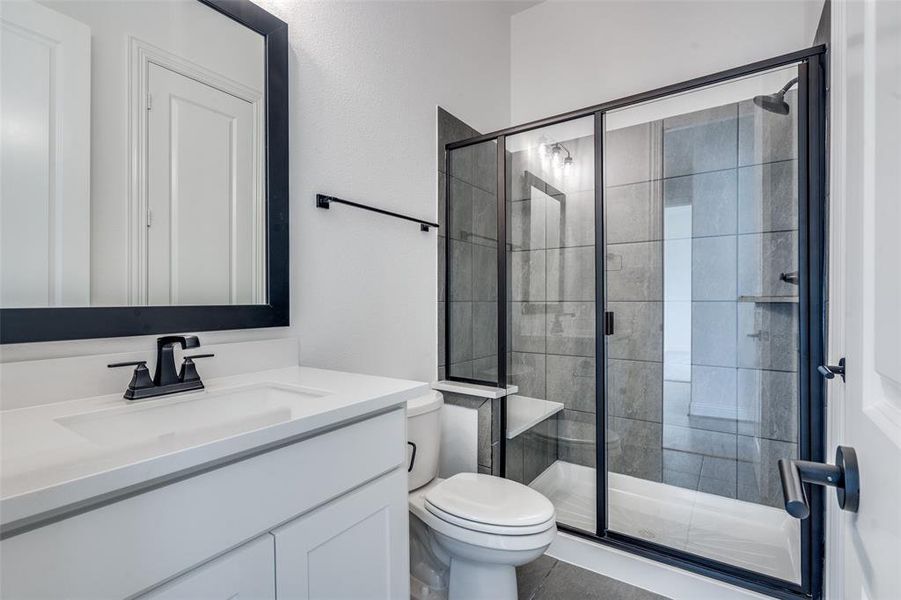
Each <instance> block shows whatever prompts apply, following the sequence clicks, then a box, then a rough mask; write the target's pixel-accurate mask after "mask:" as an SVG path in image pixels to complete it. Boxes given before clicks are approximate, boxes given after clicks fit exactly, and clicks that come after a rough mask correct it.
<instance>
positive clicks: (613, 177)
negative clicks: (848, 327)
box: [442, 48, 825, 597]
mask: <svg viewBox="0 0 901 600" xmlns="http://www.w3.org/2000/svg"><path fill="white" fill-rule="evenodd" d="M821 51H822V49H820V48H814V49H810V50H807V51H803V52H800V53H796V54H794V55H791V56H786V57H780V58H777V59H773V60H771V61H766V62H764V63H757V64H754V65H749V66H747V67H745V68H742V69H736V70H733V71H730V72H728V73H723V74H718V75H713V76H710V77H707V78H703V79H699V80H694V81H692V82H687V83H686V84H682V85H678V86H671V87H670V88H667V89H665V90H661V91H652V92H648V93H646V94H640V95H638V96H636V97H632V98H627V99H624V100H620V101H614V102H609V103H606V104H602V105H599V106H596V107H591V108H588V109H585V110H583V111H576V112H574V113H571V114H569V115H563V116H561V117H558V118H550V119H545V120H543V121H541V122H537V123H534V124H527V125H523V126H519V127H513V128H511V129H509V130H506V131H503V132H499V133H497V134H490V135H486V136H479V137H476V138H473V139H470V140H464V141H461V142H455V143H452V144H448V146H447V148H446V161H447V162H446V169H447V174H448V177H447V189H446V193H447V209H446V218H447V228H448V237H447V242H446V243H447V248H446V253H447V254H446V256H447V267H446V268H447V300H448V301H447V303H446V305H445V306H444V307H443V308H444V310H445V314H444V315H442V316H443V317H445V326H446V348H445V355H446V364H447V367H446V368H447V378H448V379H456V380H462V381H468V382H472V383H482V384H486V385H494V386H501V387H503V386H506V385H508V384H513V385H516V386H517V387H518V392H517V393H516V394H514V395H511V396H508V397H507V398H506V399H505V400H504V401H503V402H502V403H501V405H502V406H501V408H502V415H501V416H500V422H501V424H502V425H501V429H502V435H501V438H502V439H501V441H500V443H499V444H498V445H497V451H496V454H497V456H496V457H495V460H497V461H500V465H501V468H500V469H497V470H500V471H501V472H502V473H503V475H504V476H505V477H507V478H510V479H513V480H516V481H519V482H521V483H523V484H526V485H529V486H531V487H533V488H534V489H537V490H539V491H541V492H542V493H543V494H545V495H546V496H547V497H548V498H550V499H551V501H552V502H553V503H554V505H555V507H556V510H557V518H558V525H559V527H560V529H561V530H563V531H567V532H570V533H573V534H576V535H581V536H585V537H589V538H591V539H594V540H597V541H598V542H601V543H610V544H614V545H616V546H617V547H620V548H624V549H627V550H633V551H636V552H640V553H642V554H644V555H646V556H650V557H652V558H657V559H659V560H662V561H665V562H668V563H671V564H677V565H679V566H682V567H685V568H689V569H694V570H697V571H699V572H703V573H705V574H708V575H713V576H716V577H720V578H722V579H726V580H728V581H730V582H733V583H736V584H738V585H743V586H746V587H749V588H752V589H758V590H762V591H768V592H773V591H774V590H778V591H780V593H784V594H788V595H789V596H791V595H798V596H799V597H800V596H805V595H816V594H817V593H819V592H818V590H819V588H818V586H819V583H818V582H819V579H820V573H819V571H818V568H819V567H818V566H817V565H818V563H819V562H820V561H819V559H818V553H819V552H820V548H819V544H818V543H816V540H817V539H818V536H821V535H822V532H821V523H822V507H821V506H820V501H819V499H817V500H816V503H817V505H818V507H817V512H816V514H815V515H814V516H812V517H811V519H808V520H805V521H799V520H797V519H794V518H792V517H791V516H789V515H788V514H787V513H786V512H785V510H784V509H783V507H782V490H781V487H780V482H779V475H778V471H777V461H778V460H779V459H780V458H801V459H808V460H819V459H821V458H822V447H823V425H822V410H823V392H822V381H821V380H820V379H819V377H818V376H817V375H816V365H817V364H819V359H820V356H821V353H822V344H823V340H822V338H821V326H820V324H819V319H820V316H819V315H820V307H821V303H822V297H821V294H822V290H821V288H820V284H819V280H820V272H821V271H820V269H821V268H822V261H823V250H822V234H821V232H822V218H823V217H822V205H823V193H822V179H823V170H822V169H823V159H822V156H823V155H822V152H823V148H824V147H825V141H824V139H823V133H822V131H823V129H822V120H823V101H822V98H823V94H824V91H823V87H822V78H821V61H820V56H821ZM467 177H468V178H469V180H468V181H470V182H471V184H470V185H461V181H467V180H466V178H467ZM812 283H813V285H811V284H812ZM499 341H500V343H498V342H499ZM497 470H496V471H495V472H497Z"/></svg>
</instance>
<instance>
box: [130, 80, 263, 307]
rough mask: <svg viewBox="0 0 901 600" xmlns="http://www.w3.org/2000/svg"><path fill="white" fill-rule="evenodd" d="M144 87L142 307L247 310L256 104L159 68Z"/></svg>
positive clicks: (253, 273) (255, 264)
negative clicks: (144, 290)
mask: <svg viewBox="0 0 901 600" xmlns="http://www.w3.org/2000/svg"><path fill="white" fill-rule="evenodd" d="M148 89H149V90H150V96H149V98H148V113H149V117H148V129H147V131H148V152H147V156H148V164H147V186H148V187H147V202H148V206H147V208H148V213H147V215H146V226H147V248H146V257H147V273H148V282H147V290H148V302H149V303H150V304H156V305H160V304H162V305H166V304H250V303H253V302H254V301H255V300H254V298H253V295H254V294H253V290H254V286H253V282H254V281H255V279H256V278H257V277H260V276H261V273H260V272H259V270H260V268H261V263H260V260H259V259H260V257H258V256H256V253H255V251H254V248H255V246H256V240H255V237H254V199H255V192H254V183H253V181H254V178H253V169H254V162H253V161H254V156H253V149H254V143H253V119H254V113H253V105H252V104H251V103H250V102H247V101H245V100H242V99H241V98H238V97H236V96H233V95H231V94H229V93H227V92H224V91H222V90H219V89H217V88H214V87H212V86H209V85H206V84H204V83H201V82H199V81H197V80H194V79H192V78H190V77H186V76H184V75H181V74H180V73H176V72H174V71H172V70H169V69H167V68H165V67H162V66H159V65H156V64H151V65H150V68H149V81H148Z"/></svg>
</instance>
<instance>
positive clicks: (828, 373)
mask: <svg viewBox="0 0 901 600" xmlns="http://www.w3.org/2000/svg"><path fill="white" fill-rule="evenodd" d="M817 371H819V372H820V375H822V376H823V377H825V378H826V379H835V376H836V375H841V377H842V381H844V380H845V359H844V358H840V359H838V364H837V365H820V366H819V367H817Z"/></svg>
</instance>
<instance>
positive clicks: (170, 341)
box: [107, 335, 213, 400]
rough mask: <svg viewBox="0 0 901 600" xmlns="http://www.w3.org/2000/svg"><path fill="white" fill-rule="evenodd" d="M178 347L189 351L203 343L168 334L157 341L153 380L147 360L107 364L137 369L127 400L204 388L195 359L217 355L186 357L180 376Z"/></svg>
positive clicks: (128, 389)
mask: <svg viewBox="0 0 901 600" xmlns="http://www.w3.org/2000/svg"><path fill="white" fill-rule="evenodd" d="M175 344H179V345H180V346H181V347H182V348H183V349H185V350H187V349H188V348H197V347H199V346H200V341H199V340H198V339H197V336H196V335H165V336H163V337H161V338H157V340H156V372H155V373H154V375H153V379H151V378H150V371H148V370H147V361H146V360H139V361H136V362H123V363H113V364H111V365H107V366H108V367H111V368H113V367H130V366H134V367H135V370H134V374H133V375H132V377H131V382H130V383H129V384H128V388H126V390H125V398H126V399H127V400H142V399H144V398H154V397H156V396H164V395H166V394H174V393H176V392H187V391H191V390H202V389H203V381H201V380H200V375H198V374H197V367H196V365H195V364H194V360H195V359H198V358H209V357H211V356H213V355H212V354H194V355H193V356H186V357H184V360H183V361H182V364H181V369H180V370H179V372H178V373H176V371H175Z"/></svg>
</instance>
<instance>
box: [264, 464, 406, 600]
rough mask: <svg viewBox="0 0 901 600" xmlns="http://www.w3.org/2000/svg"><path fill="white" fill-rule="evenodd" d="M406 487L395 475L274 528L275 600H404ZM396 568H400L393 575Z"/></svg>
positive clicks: (403, 478) (403, 475) (403, 479)
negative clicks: (401, 488)
mask: <svg viewBox="0 0 901 600" xmlns="http://www.w3.org/2000/svg"><path fill="white" fill-rule="evenodd" d="M398 485H407V477H406V472H404V471H397V472H395V473H393V474H391V475H389V476H387V477H383V478H381V479H379V480H377V481H375V482H373V483H370V484H369V485H367V486H365V487H363V488H361V489H359V490H357V491H355V492H353V493H351V494H348V495H346V496H344V497H343V498H339V499H338V500H335V501H334V502H331V503H329V504H327V505H325V506H323V507H322V508H321V509H319V510H316V511H314V512H313V513H311V514H310V515H307V516H304V517H301V518H299V519H296V520H294V521H292V522H290V523H287V524H286V525H284V526H282V527H279V528H278V529H276V530H275V531H273V532H272V534H273V535H274V536H275V548H276V562H275V564H276V569H275V571H276V590H277V597H278V598H292V599H303V600H326V599H329V598H334V599H336V600H337V599H346V598H366V599H369V598H373V599H375V598H408V597H409V587H408V570H407V564H408V563H407V560H408V559H407V556H408V548H409V541H408V537H407V531H408V530H407V519H408V514H409V513H408V512H407V499H406V496H405V497H403V498H399V497H398V496H397V494H394V493H392V490H394V489H396V488H397V486H398ZM398 565H403V567H404V568H403V569H402V571H403V572H399V571H400V569H399V568H398Z"/></svg>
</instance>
